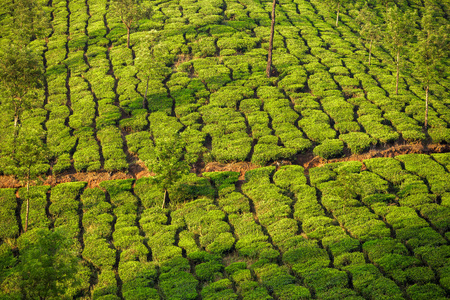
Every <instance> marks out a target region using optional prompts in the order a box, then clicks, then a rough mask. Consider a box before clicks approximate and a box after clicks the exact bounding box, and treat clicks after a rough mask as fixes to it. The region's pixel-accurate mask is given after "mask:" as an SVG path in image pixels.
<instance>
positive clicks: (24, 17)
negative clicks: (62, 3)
mask: <svg viewBox="0 0 450 300" xmlns="http://www.w3.org/2000/svg"><path fill="white" fill-rule="evenodd" d="M2 6H4V10H5V11H6V12H7V14H6V17H5V20H4V26H5V28H8V30H4V31H3V32H2V35H3V37H7V38H9V40H10V41H11V42H12V43H13V44H15V45H17V46H18V47H20V48H23V47H25V46H26V45H28V44H29V43H30V41H32V40H34V39H37V38H42V37H44V36H45V33H46V30H47V29H48V28H49V27H50V22H49V18H48V13H47V12H46V11H45V9H44V6H43V5H42V1H39V0H14V1H12V0H5V1H4V3H2Z"/></svg>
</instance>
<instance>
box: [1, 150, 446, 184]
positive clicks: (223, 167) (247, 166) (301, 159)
mask: <svg viewBox="0 0 450 300" xmlns="http://www.w3.org/2000/svg"><path fill="white" fill-rule="evenodd" d="M443 152H450V145H442V144H430V145H422V144H409V145H393V146H388V147H382V146H379V147H376V148H373V149H371V150H370V151H368V152H365V153H362V154H358V155H356V154H355V155H347V156H345V157H341V158H335V159H329V160H326V159H323V158H320V157H318V156H315V155H314V154H313V153H312V152H308V153H305V154H300V155H298V156H297V159H296V160H295V161H293V162H292V161H287V160H280V161H275V162H272V163H271V164H269V165H273V166H276V167H277V169H278V168H279V167H281V166H283V165H291V164H296V165H300V166H303V167H304V168H305V169H306V170H308V169H310V168H314V167H320V166H322V165H325V164H327V163H333V162H341V161H363V160H365V159H369V158H375V157H394V156H397V155H402V154H410V153H424V154H430V153H443ZM258 167H260V166H258V165H255V164H252V163H251V162H233V163H227V164H222V163H218V162H210V163H207V164H206V165H203V164H201V165H197V166H195V167H194V169H193V170H192V172H194V173H197V174H198V175H200V174H201V173H203V172H219V171H234V172H239V173H240V177H239V180H244V176H245V173H246V172H247V171H249V170H252V169H256V168H258ZM151 175H152V174H151V173H150V172H149V171H148V169H147V168H146V166H145V164H144V163H143V162H142V161H140V160H137V161H133V162H132V163H131V164H130V168H129V170H128V172H106V171H100V172H81V173H77V172H75V171H74V170H72V171H68V172H66V173H63V174H59V175H56V176H53V175H50V176H47V177H45V178H41V180H40V182H39V183H40V184H43V185H50V186H55V185H57V184H60V183H64V182H72V181H86V182H87V183H88V187H90V188H92V187H97V186H98V185H99V184H100V182H102V181H105V180H114V179H128V178H134V179H139V178H142V177H148V176H151ZM22 186H23V185H22V184H21V183H20V182H19V181H17V180H15V179H14V178H13V177H12V176H0V188H19V187H22Z"/></svg>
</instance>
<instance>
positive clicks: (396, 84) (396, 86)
mask: <svg viewBox="0 0 450 300" xmlns="http://www.w3.org/2000/svg"><path fill="white" fill-rule="evenodd" d="M399 62H400V50H398V51H397V78H396V81H395V94H396V95H398V78H399Z"/></svg>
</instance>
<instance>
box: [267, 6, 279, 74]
mask: <svg viewBox="0 0 450 300" xmlns="http://www.w3.org/2000/svg"><path fill="white" fill-rule="evenodd" d="M276 5H277V0H273V3H272V24H271V25H270V38H269V53H268V55H267V67H266V75H267V78H270V75H271V68H272V50H273V36H274V34H275V6H276Z"/></svg>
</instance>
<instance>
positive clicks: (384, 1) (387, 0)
mask: <svg viewBox="0 0 450 300" xmlns="http://www.w3.org/2000/svg"><path fill="white" fill-rule="evenodd" d="M379 2H380V3H381V4H383V5H384V6H385V7H386V14H387V13H388V9H389V3H394V4H395V3H396V0H379Z"/></svg>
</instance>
